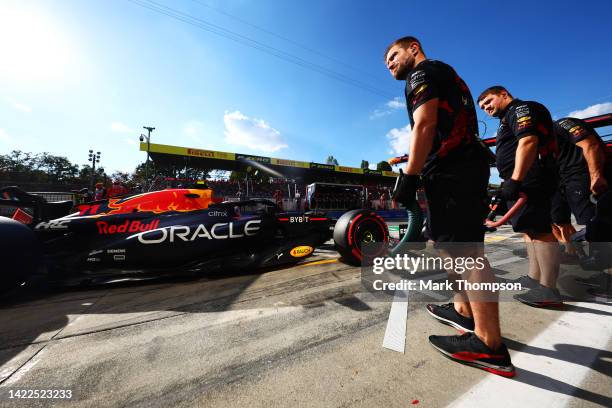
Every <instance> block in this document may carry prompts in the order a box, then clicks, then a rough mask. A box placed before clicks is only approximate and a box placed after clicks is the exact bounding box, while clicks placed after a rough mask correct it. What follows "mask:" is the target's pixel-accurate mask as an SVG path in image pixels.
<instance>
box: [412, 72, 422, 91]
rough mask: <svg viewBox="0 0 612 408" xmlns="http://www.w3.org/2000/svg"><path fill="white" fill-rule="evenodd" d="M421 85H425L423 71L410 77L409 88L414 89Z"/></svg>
mask: <svg viewBox="0 0 612 408" xmlns="http://www.w3.org/2000/svg"><path fill="white" fill-rule="evenodd" d="M423 83H425V71H423V70H418V71H416V72H414V73H413V74H412V75H410V88H412V89H415V88H416V87H418V86H419V85H421V84H423Z"/></svg>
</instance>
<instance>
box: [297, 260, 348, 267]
mask: <svg viewBox="0 0 612 408" xmlns="http://www.w3.org/2000/svg"><path fill="white" fill-rule="evenodd" d="M334 262H338V260H337V259H325V260H323V261H312V262H307V263H304V264H301V265H296V266H313V265H323V264H328V263H334Z"/></svg>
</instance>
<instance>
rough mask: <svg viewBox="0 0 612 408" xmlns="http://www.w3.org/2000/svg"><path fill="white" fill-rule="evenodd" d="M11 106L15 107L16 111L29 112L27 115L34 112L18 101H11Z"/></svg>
mask: <svg viewBox="0 0 612 408" xmlns="http://www.w3.org/2000/svg"><path fill="white" fill-rule="evenodd" d="M11 104H12V105H13V107H14V108H15V109H17V110H20V111H22V112H27V113H30V112H32V108H30V107H29V106H27V105H24V104H23V103H19V102H17V101H13V100H11Z"/></svg>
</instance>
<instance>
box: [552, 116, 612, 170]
mask: <svg viewBox="0 0 612 408" xmlns="http://www.w3.org/2000/svg"><path fill="white" fill-rule="evenodd" d="M554 126H555V135H556V136H557V144H558V145H559V175H560V176H561V180H567V179H568V178H571V177H572V176H584V175H587V176H588V174H589V168H588V166H587V162H586V160H585V159H584V155H583V153H582V149H581V148H580V147H578V146H576V143H579V142H581V141H583V140H584V139H586V138H587V137H589V136H590V135H592V136H594V137H595V139H596V140H597V141H598V142H599V143H600V144H601V146H602V147H603V148H604V151H605V145H604V143H603V141H602V140H601V138H600V137H599V135H598V134H597V132H596V131H595V130H594V129H593V128H592V127H591V126H590V125H589V124H588V123H586V122H585V121H583V120H582V119H576V118H563V119H559V120H557V121H555V124H554Z"/></svg>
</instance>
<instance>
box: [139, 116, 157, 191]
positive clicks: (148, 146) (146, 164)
mask: <svg viewBox="0 0 612 408" xmlns="http://www.w3.org/2000/svg"><path fill="white" fill-rule="evenodd" d="M142 128H143V129H146V130H147V131H148V132H149V135H148V136H145V137H146V139H147V161H146V163H145V189H146V190H147V191H148V186H147V183H148V181H149V156H150V154H149V150H150V149H151V132H152V131H154V130H155V128H154V127H150V126H143V127H142Z"/></svg>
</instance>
